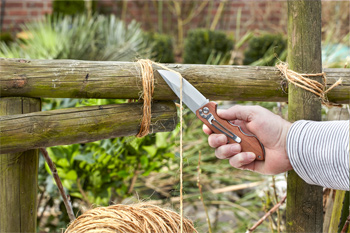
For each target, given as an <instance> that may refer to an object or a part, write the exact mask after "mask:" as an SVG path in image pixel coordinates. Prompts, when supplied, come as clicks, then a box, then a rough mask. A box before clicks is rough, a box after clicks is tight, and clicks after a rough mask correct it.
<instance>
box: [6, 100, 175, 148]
mask: <svg viewBox="0 0 350 233" xmlns="http://www.w3.org/2000/svg"><path fill="white" fill-rule="evenodd" d="M141 113H142V104H140V103H131V104H114V105H101V106H88V107H77V108H69V109H60V110H52V111H46V112H34V113H28V114H20V115H8V116H0V141H1V147H0V154H3V153H14V152H21V151H26V150H29V149H34V148H40V147H50V146H57V145H67V144H74V143H86V142H92V141H97V140H101V139H106V138H114V137H121V136H130V135H136V134H137V133H138V131H139V128H140V121H141ZM176 123H177V115H176V107H175V104H174V103H173V102H172V101H162V102H157V103H154V104H153V105H152V123H151V124H152V125H151V129H150V131H151V132H152V133H156V132H164V131H171V130H173V129H174V128H175V126H176Z"/></svg>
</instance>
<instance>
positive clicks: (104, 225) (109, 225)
mask: <svg viewBox="0 0 350 233" xmlns="http://www.w3.org/2000/svg"><path fill="white" fill-rule="evenodd" d="M180 221H181V220H180V215H179V214H177V213H175V212H174V211H171V210H167V209H162V208H160V207H158V206H155V205H149V204H144V203H139V204H131V205H121V204H119V205H112V206H108V207H97V208H94V209H91V210H89V211H87V212H85V213H84V214H82V215H80V216H79V217H78V218H77V219H76V220H75V221H73V222H72V223H71V224H70V226H69V227H68V228H67V229H66V231H65V233H83V232H84V233H85V232H86V233H95V232H96V233H97V232H104V233H178V232H179V231H180ZM183 225H184V233H197V230H196V229H195V228H194V226H193V223H192V221H190V220H188V219H184V223H183Z"/></svg>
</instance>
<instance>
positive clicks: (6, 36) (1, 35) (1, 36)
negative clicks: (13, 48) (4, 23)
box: [0, 32, 13, 44]
mask: <svg viewBox="0 0 350 233" xmlns="http://www.w3.org/2000/svg"><path fill="white" fill-rule="evenodd" d="M0 41H3V42H5V44H9V43H11V42H13V37H12V35H11V33H10V32H0Z"/></svg>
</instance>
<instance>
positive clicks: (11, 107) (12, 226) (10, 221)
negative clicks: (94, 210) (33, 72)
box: [0, 97, 41, 232]
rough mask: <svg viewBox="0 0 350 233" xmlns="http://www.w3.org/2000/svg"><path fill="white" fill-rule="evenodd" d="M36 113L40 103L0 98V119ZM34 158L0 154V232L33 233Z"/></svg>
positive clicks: (34, 153)
mask: <svg viewBox="0 0 350 233" xmlns="http://www.w3.org/2000/svg"><path fill="white" fill-rule="evenodd" d="M40 109H41V101H40V99H33V98H22V97H6V98H0V115H13V114H23V113H29V112H34V111H40ZM0 153H1V152H0ZM38 154H39V153H38V150H29V151H25V152H21V153H11V154H0V232H36V214H37V185H38V182H37V179H38V165H39V164H38V161H39V160H38Z"/></svg>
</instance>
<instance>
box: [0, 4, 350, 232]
mask: <svg viewBox="0 0 350 233" xmlns="http://www.w3.org/2000/svg"><path fill="white" fill-rule="evenodd" d="M58 2H60V1H58ZM207 4H209V3H207ZM203 5H204V4H203ZM155 6H156V7H157V8H158V9H159V7H161V4H160V2H157V3H156V5H155ZM201 6H202V5H201V4H199V3H198V2H196V3H192V4H184V5H181V4H180V5H179V3H178V2H176V1H171V2H170V3H169V4H167V5H163V6H162V7H169V11H171V12H173V14H174V15H175V16H176V19H177V20H176V25H177V30H176V31H172V32H169V31H168V32H167V33H166V34H164V31H165V30H163V29H162V28H163V27H162V26H161V21H159V22H158V27H157V28H158V29H157V30H156V29H152V28H151V30H149V31H145V30H144V29H142V27H141V24H140V23H137V22H135V21H133V22H130V23H125V22H124V21H123V20H120V19H119V18H121V19H123V17H124V19H125V17H126V16H125V12H127V9H126V10H125V9H124V8H123V9H124V10H125V11H122V12H121V14H120V17H119V18H118V17H116V16H113V15H111V16H108V15H99V14H93V11H94V10H93V7H91V6H90V8H86V9H85V10H84V11H83V12H82V14H77V12H75V13H74V12H73V13H69V14H72V15H73V16H63V15H59V16H54V17H52V16H48V17H47V18H46V19H45V20H43V21H38V22H35V23H33V24H26V25H24V26H23V27H22V32H21V33H19V34H17V35H16V38H15V40H14V42H12V43H11V42H6V43H5V42H0V56H1V57H21V58H31V59H81V60H103V61H105V60H119V61H133V60H135V59H137V58H152V59H153V60H155V61H157V62H159V61H160V62H188V63H203V64H216V65H217V64H226V65H232V64H242V63H243V62H244V64H247V65H248V64H253V65H274V63H275V62H276V58H278V59H281V60H283V59H285V57H286V52H285V38H283V37H284V36H283V35H285V28H284V27H283V25H284V24H283V23H281V24H280V25H279V26H278V27H276V28H274V30H275V31H276V32H278V33H274V34H268V35H267V34H266V32H262V31H249V30H248V31H246V32H244V33H242V32H243V30H242V29H243V27H244V25H241V23H240V21H241V18H240V17H241V13H239V14H238V15H237V18H236V19H235V23H236V25H237V26H236V29H235V31H234V32H225V33H223V32H218V31H216V30H215V28H216V27H217V25H218V22H219V20H220V18H222V16H221V15H220V14H218V16H217V17H218V20H216V19H217V17H216V18H214V19H206V25H207V27H206V28H207V29H200V30H197V33H194V34H191V33H190V32H189V33H188V34H187V27H186V21H188V22H187V23H189V22H190V21H191V20H193V19H194V18H195V16H196V15H195V14H196V12H197V11H199V10H200V9H201ZM221 6H223V8H224V5H221ZM123 7H125V6H123ZM126 7H127V6H126ZM179 7H180V8H179ZM219 7H220V5H219ZM252 7H259V6H258V5H254V4H252ZM88 9H90V11H89V10H88ZM196 9H197V10H196ZM80 10H81V9H79V11H80ZM218 10H219V9H218ZM123 12H124V13H123ZM191 12H192V13H191ZM218 12H220V11H218ZM97 13H98V12H97ZM187 13H188V14H187ZM190 16H191V17H190ZM326 17H328V20H329V22H334V21H336V20H338V19H339V18H341V17H342V16H341V15H339V14H334V12H332V11H331V12H330V14H328V15H327V16H326ZM334 25H335V24H334V23H333V24H332V23H329V24H325V25H324V27H323V32H324V34H323V36H324V40H323V60H324V66H328V67H343V66H344V64H345V63H346V61H347V60H346V59H349V58H346V55H345V56H344V54H346V53H347V51H348V47H349V43H348V42H349V35H350V34H349V33H347V34H346V33H345V34H344V33H343V34H342V33H341V32H342V30H340V29H339V28H338V27H337V26H334ZM143 28H145V27H143ZM164 29H165V28H164ZM195 31H196V30H195ZM334 33H337V34H339V35H342V36H339V37H334V36H332V35H333V34H334ZM209 35H213V37H214V38H219V40H214V39H211V38H212V37H211V36H209ZM228 38H229V39H228ZM217 41H219V42H217ZM271 41H273V42H271ZM274 41H277V42H274ZM274 43H276V44H274ZM218 45H219V46H218ZM276 45H278V46H277V47H278V51H276ZM218 47H219V48H218ZM344 51H345V52H344ZM252 53H254V54H252ZM347 54H349V53H347ZM248 58H249V59H248ZM126 102H127V100H95V99H90V100H81V99H44V100H43V110H44V111H47V110H52V109H58V108H68V107H76V106H84V105H103V104H112V103H120V104H121V103H126ZM237 103H238V104H246V105H252V104H259V105H262V106H264V107H266V108H268V109H270V110H271V111H273V112H275V113H277V114H280V115H281V116H282V117H284V116H286V113H287V112H286V111H287V107H286V104H285V103H262V102H259V103H257V102H234V101H232V102H227V101H226V102H220V106H221V107H223V108H227V107H229V106H231V105H232V104H237ZM325 112H327V109H324V113H325ZM183 118H184V121H185V124H184V151H185V152H184V159H185V163H184V164H185V166H184V180H185V181H184V187H185V188H184V189H185V195H189V196H188V198H186V199H185V214H186V215H187V216H188V217H190V218H191V219H193V220H194V221H195V224H196V227H197V229H198V230H199V232H207V231H208V226H207V224H206V216H205V213H204V212H205V211H204V209H203V204H202V203H201V202H200V201H199V199H198V197H199V195H200V194H199V190H198V187H197V175H198V169H197V164H198V157H199V154H200V153H201V157H202V161H201V167H200V171H201V185H202V186H203V197H204V200H205V205H206V206H207V207H208V214H209V216H210V220H211V222H212V230H213V232H243V231H245V230H246V229H247V228H248V227H250V226H251V225H252V224H253V223H255V222H256V221H257V220H258V219H259V218H260V217H261V216H262V215H263V214H264V213H265V212H266V211H267V210H269V209H270V208H271V207H272V206H273V205H274V204H275V203H277V202H278V200H279V199H280V198H281V197H282V196H283V195H284V194H285V177H284V175H283V174H282V175H280V176H277V177H270V176H261V175H258V174H252V173H250V172H246V171H239V170H234V169H232V168H231V167H230V166H229V165H228V163H227V161H221V160H217V159H215V156H213V150H212V149H211V148H209V147H208V145H207V137H206V136H205V135H204V134H203V132H202V130H201V125H202V124H201V122H200V121H198V120H197V119H196V117H195V116H194V114H192V113H191V111H189V110H188V109H187V108H185V109H184V115H183ZM179 130H180V129H179V128H177V129H176V130H174V131H173V132H169V133H159V134H155V135H149V136H147V137H145V138H142V139H138V138H135V137H125V138H114V139H108V140H102V141H98V142H93V143H86V144H74V145H67V146H60V147H52V148H48V151H49V153H50V156H51V157H52V159H53V160H54V162H55V163H56V166H57V169H58V174H59V175H60V177H61V179H62V181H63V185H64V187H65V189H66V190H67V191H68V193H69V194H70V195H71V197H72V202H73V206H74V212H75V213H82V212H84V211H85V210H87V209H88V208H91V207H92V206H96V205H109V204H113V203H130V202H137V201H140V200H142V201H151V202H155V203H157V204H161V205H164V206H168V207H171V208H173V209H175V210H178V208H179V205H178V202H177V201H174V197H177V196H178V195H179V183H178V180H179V179H178V178H179V165H178V164H179V157H178V156H179V151H178V150H179V147H178V146H179V135H178V133H179ZM251 182H261V184H260V185H259V186H257V187H256V188H243V189H240V190H236V191H229V192H226V193H220V194H215V195H213V194H211V192H210V191H212V190H216V189H218V188H222V187H227V186H231V185H238V184H247V183H251ZM39 190H40V193H39V196H38V198H39V206H38V231H40V232H59V231H60V230H59V229H60V228H65V226H66V225H67V223H68V222H69V219H68V216H67V214H66V212H65V208H64V206H63V203H62V201H61V198H60V196H59V194H58V191H57V188H56V186H55V183H54V181H53V179H52V177H51V176H50V171H49V169H48V168H47V166H46V165H45V163H44V160H43V159H42V157H41V158H40V170H39ZM278 223H280V225H281V226H280V229H278V227H277V226H278ZM284 225H285V212H284V207H282V208H281V210H280V212H278V213H276V214H274V215H273V216H272V217H271V218H270V219H269V220H268V221H265V222H264V223H263V225H261V226H260V227H259V231H270V232H275V231H276V232H278V231H283V230H284V229H285V228H284Z"/></svg>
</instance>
